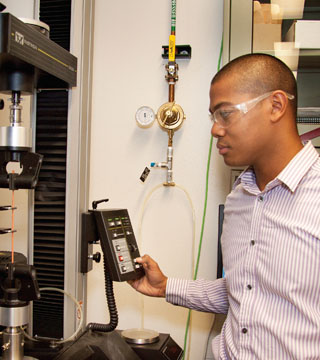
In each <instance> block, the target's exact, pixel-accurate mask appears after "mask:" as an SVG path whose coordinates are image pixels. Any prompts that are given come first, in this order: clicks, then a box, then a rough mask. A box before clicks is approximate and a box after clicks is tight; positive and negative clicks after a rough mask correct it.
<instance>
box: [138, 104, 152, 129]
mask: <svg viewBox="0 0 320 360" xmlns="http://www.w3.org/2000/svg"><path fill="white" fill-rule="evenodd" d="M155 118H156V117H155V114H154V111H153V110H152V109H151V108H150V107H149V106H141V107H140V108H139V109H138V110H137V112H136V121H137V124H138V126H140V127H142V128H148V127H150V126H151V125H152V124H153V123H154V120H155Z"/></svg>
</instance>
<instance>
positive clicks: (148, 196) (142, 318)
mask: <svg viewBox="0 0 320 360" xmlns="http://www.w3.org/2000/svg"><path fill="white" fill-rule="evenodd" d="M175 187H177V188H179V189H180V190H182V191H183V192H184V194H185V195H186V197H187V199H188V201H189V203H190V207H191V210H192V251H191V275H192V274H193V271H194V259H195V238H196V216H195V210H194V206H193V202H192V199H191V196H190V194H189V193H188V191H187V190H186V189H185V188H184V187H183V186H181V185H178V184H175V186H172V187H170V188H175ZM160 188H164V186H163V184H159V185H156V186H155V187H154V188H153V189H151V191H150V192H149V193H148V194H147V196H146V197H145V199H144V202H143V204H142V208H141V211H140V216H139V225H138V242H139V248H140V249H141V248H142V235H141V229H142V222H143V217H144V213H145V209H146V206H147V204H148V202H149V200H150V198H151V196H152V195H153V194H154V193H155V192H156V191H157V190H159V189H160ZM165 188H166V189H168V187H165ZM140 298H141V328H142V329H143V328H144V297H143V296H142V295H141V297H140ZM189 340H190V339H189Z"/></svg>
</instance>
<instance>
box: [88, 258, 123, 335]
mask: <svg viewBox="0 0 320 360" xmlns="http://www.w3.org/2000/svg"><path fill="white" fill-rule="evenodd" d="M103 264H104V278H105V288H106V297H107V303H108V309H109V314H110V322H109V324H98V323H89V324H88V325H87V327H86V329H88V330H93V331H101V332H110V331H113V330H114V329H115V328H116V327H117V326H118V311H117V306H116V302H115V299H114V293H113V282H112V280H111V277H110V274H109V271H108V269H107V265H106V258H105V256H104V255H103Z"/></svg>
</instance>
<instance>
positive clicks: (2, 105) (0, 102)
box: [0, 99, 4, 110]
mask: <svg viewBox="0 0 320 360" xmlns="http://www.w3.org/2000/svg"><path fill="white" fill-rule="evenodd" d="M3 109H4V101H3V99H0V110H3Z"/></svg>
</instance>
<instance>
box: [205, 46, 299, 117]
mask: <svg viewBox="0 0 320 360" xmlns="http://www.w3.org/2000/svg"><path fill="white" fill-rule="evenodd" d="M224 76H233V77H234V79H235V86H236V87H237V88H236V89H237V91H239V93H250V94H253V95H256V96H259V95H262V94H264V93H266V92H269V91H273V90H282V91H285V92H287V93H289V94H291V95H294V99H293V100H291V101H289V105H290V107H291V109H292V110H293V114H294V116H296V115H297V101H298V99H297V82H296V79H295V77H294V75H293V73H292V71H291V70H290V68H289V67H288V66H287V65H286V64H285V63H284V62H282V61H281V60H279V59H278V58H276V57H274V56H271V55H267V54H260V53H256V54H247V55H242V56H240V57H238V58H235V59H234V60H232V61H230V62H229V63H227V64H226V65H225V66H224V67H223V68H222V69H221V70H220V71H219V72H218V73H217V74H216V75H215V76H214V77H213V79H212V81H211V84H212V85H214V84H215V83H216V82H218V81H220V80H221V79H223V77H224Z"/></svg>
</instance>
